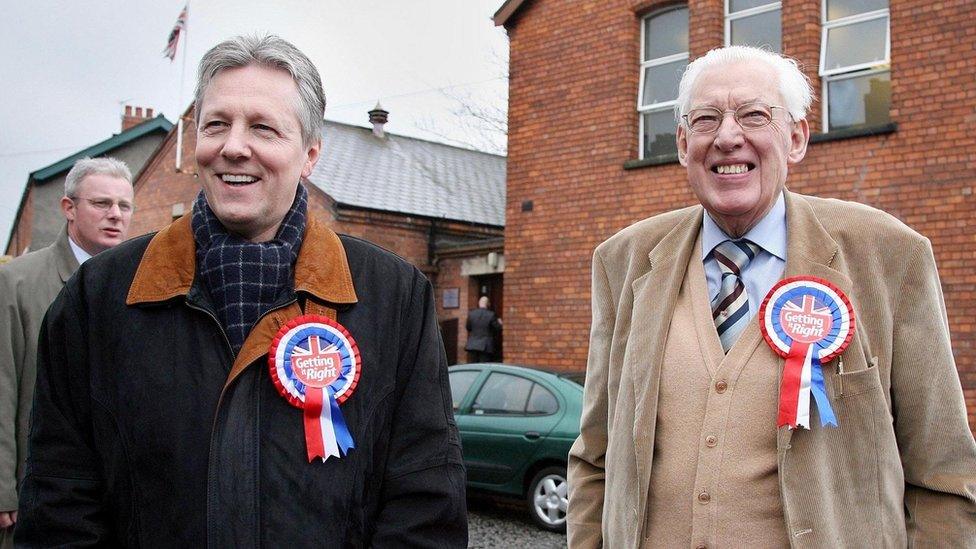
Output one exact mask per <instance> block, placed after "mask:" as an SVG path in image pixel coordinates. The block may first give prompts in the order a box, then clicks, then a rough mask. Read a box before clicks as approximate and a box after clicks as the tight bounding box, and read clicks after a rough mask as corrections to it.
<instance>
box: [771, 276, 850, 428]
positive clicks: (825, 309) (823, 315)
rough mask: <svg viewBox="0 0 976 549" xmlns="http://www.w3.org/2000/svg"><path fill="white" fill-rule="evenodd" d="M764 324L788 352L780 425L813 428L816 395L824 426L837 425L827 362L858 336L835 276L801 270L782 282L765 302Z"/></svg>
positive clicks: (774, 344) (780, 350)
mask: <svg viewBox="0 0 976 549" xmlns="http://www.w3.org/2000/svg"><path fill="white" fill-rule="evenodd" d="M759 320H760V329H761V331H762V334H763V338H764V339H765V340H766V342H767V343H768V344H769V346H770V347H771V348H772V349H773V351H775V352H776V353H778V354H779V355H780V356H782V357H783V358H785V359H786V360H785V362H784V365H783V378H782V380H781V382H780V392H779V394H780V400H779V412H778V416H777V420H776V426H777V427H784V426H785V427H789V428H791V429H795V428H797V427H803V428H804V429H809V428H810V401H811V398H812V400H813V401H814V402H816V404H817V412H818V413H819V415H820V424H821V426H822V427H828V426H829V427H837V417H836V415H835V414H834V410H833V407H831V405H830V398H829V397H828V396H827V387H826V382H825V380H824V374H823V366H822V364H823V363H825V362H829V361H830V360H832V359H833V358H834V357H836V356H839V355H840V354H841V353H842V352H843V351H844V349H845V348H846V347H847V345H848V344H849V343H850V341H851V339H852V338H853V336H854V310H853V308H852V307H851V303H850V300H849V299H848V298H847V296H846V295H844V293H843V292H842V291H841V290H840V289H838V288H837V287H836V286H834V285H833V284H831V283H830V282H828V281H826V280H823V279H819V278H814V277H809V276H798V277H792V278H787V279H784V280H781V281H780V282H778V283H777V284H776V285H775V286H773V288H772V289H771V290H770V291H769V294H767V295H766V298H765V299H764V300H763V302H762V305H761V306H760V308H759Z"/></svg>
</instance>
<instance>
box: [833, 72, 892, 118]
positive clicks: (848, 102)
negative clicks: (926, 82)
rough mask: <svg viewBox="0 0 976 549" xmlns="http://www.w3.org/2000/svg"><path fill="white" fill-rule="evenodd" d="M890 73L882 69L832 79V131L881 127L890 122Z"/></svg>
mask: <svg viewBox="0 0 976 549" xmlns="http://www.w3.org/2000/svg"><path fill="white" fill-rule="evenodd" d="M890 76H891V75H890V73H888V72H883V73H875V74H868V75H865V76H858V77H855V78H845V79H843V80H834V81H833V82H829V83H828V84H827V100H828V108H829V109H830V115H829V120H828V128H829V130H843V129H847V128H857V127H866V126H880V125H882V124H887V123H888V122H891V116H890V112H889V110H890V107H891V78H890Z"/></svg>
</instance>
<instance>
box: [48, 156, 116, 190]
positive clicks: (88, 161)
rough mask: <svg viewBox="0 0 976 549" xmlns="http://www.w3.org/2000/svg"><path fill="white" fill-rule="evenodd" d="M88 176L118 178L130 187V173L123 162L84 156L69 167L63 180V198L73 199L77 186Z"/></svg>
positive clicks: (109, 158)
mask: <svg viewBox="0 0 976 549" xmlns="http://www.w3.org/2000/svg"><path fill="white" fill-rule="evenodd" d="M90 175H107V176H110V177H118V178H119V179H125V180H126V181H128V182H129V185H132V172H130V171H129V167H128V166H126V165H125V162H122V161H121V160H119V159H117V158H112V157H110V156H103V157H101V158H90V157H87V156H86V157H85V158H82V159H81V160H78V161H77V162H75V165H74V166H72V167H71V171H69V172H68V175H67V176H66V177H65V178H64V196H67V197H68V198H75V196H76V193H77V192H78V185H79V184H80V183H81V182H82V181H83V180H84V179H85V178H86V177H88V176H90Z"/></svg>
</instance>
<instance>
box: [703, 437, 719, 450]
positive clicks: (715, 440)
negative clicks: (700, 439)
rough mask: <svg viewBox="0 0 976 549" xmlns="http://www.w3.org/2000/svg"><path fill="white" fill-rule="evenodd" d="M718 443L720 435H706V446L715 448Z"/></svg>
mask: <svg viewBox="0 0 976 549" xmlns="http://www.w3.org/2000/svg"><path fill="white" fill-rule="evenodd" d="M716 444H718V437H716V436H715V435H708V436H707V437H705V446H708V447H709V448H714V447H715V445H716Z"/></svg>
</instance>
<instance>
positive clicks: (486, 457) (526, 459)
mask: <svg viewBox="0 0 976 549" xmlns="http://www.w3.org/2000/svg"><path fill="white" fill-rule="evenodd" d="M540 395H541V396H542V397H544V398H543V400H545V401H546V402H549V401H550V400H551V404H550V405H549V408H548V409H546V410H545V411H546V412H548V413H539V412H538V411H537V410H534V408H533V407H534V406H535V407H537V406H538V402H539V400H540V399H539V396H540ZM462 412H464V413H459V414H458V415H457V416H456V419H457V423H458V429H459V430H460V431H461V437H462V447H463V451H464V462H465V466H466V468H467V472H468V482H469V483H471V484H477V485H481V486H482V487H485V488H490V487H491V486H492V485H502V484H506V483H510V482H512V481H513V477H514V476H515V475H516V474H518V473H520V472H521V471H523V470H524V469H525V467H526V466H527V465H528V464H529V463H530V462H531V460H532V457H533V456H534V455H535V454H536V452H537V451H538V449H539V447H540V445H541V443H542V441H543V440H544V439H545V437H546V435H548V434H549V432H550V431H552V429H553V427H555V426H556V424H557V423H558V422H559V418H560V417H561V410H560V409H559V406H558V404H556V401H555V398H554V397H552V393H551V392H550V391H549V390H548V389H546V388H544V387H542V386H541V385H539V384H538V383H536V382H535V381H533V380H531V379H529V378H528V377H524V376H520V375H516V374H510V373H505V372H498V371H493V372H491V373H490V374H489V375H488V376H487V378H486V379H485V380H484V382H483V383H482V384H481V386H480V388H479V389H478V392H477V394H476V395H475V396H474V398H473V400H472V401H471V404H470V406H467V407H465V408H464V409H463V410H462ZM513 486H518V489H521V487H520V481H519V482H518V483H515V484H514V485H513Z"/></svg>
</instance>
